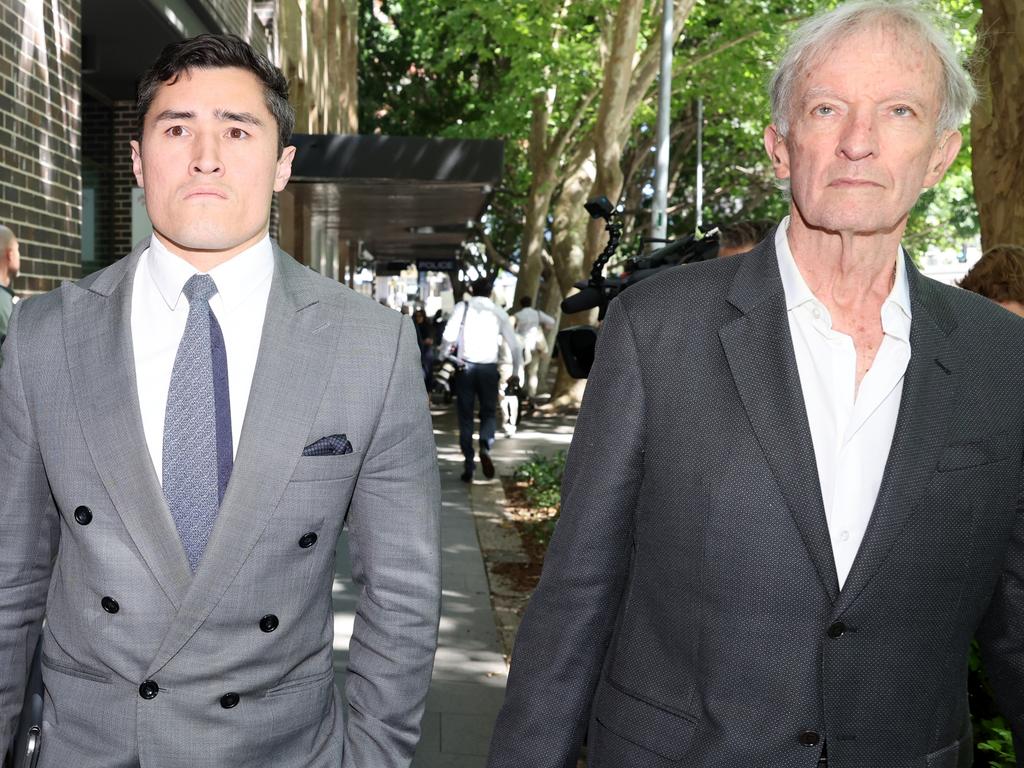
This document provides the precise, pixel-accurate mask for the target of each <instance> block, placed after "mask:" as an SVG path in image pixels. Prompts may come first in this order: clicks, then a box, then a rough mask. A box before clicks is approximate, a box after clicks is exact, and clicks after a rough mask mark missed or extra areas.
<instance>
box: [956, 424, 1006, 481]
mask: <svg viewBox="0 0 1024 768" xmlns="http://www.w3.org/2000/svg"><path fill="white" fill-rule="evenodd" d="M1012 447H1013V444H1012V440H1011V437H1010V435H1009V433H1007V432H1002V433H1000V434H998V435H992V436H991V437H985V438H980V439H978V440H968V441H964V442H959V443H950V444H949V445H947V446H946V448H945V450H943V452H942V457H941V458H940V459H939V471H940V472H949V471H951V470H954V469H967V468H968V467H978V466H981V465H983V464H991V463H993V462H996V461H1001V460H1003V459H1005V458H1006V457H1007V456H1009V455H1010V452H1011V449H1012Z"/></svg>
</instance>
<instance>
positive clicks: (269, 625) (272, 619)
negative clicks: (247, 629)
mask: <svg viewBox="0 0 1024 768" xmlns="http://www.w3.org/2000/svg"><path fill="white" fill-rule="evenodd" d="M280 624H281V622H280V621H278V619H277V616H275V615H274V614H272V613H268V614H267V615H266V616H264V617H263V618H262V619H260V632H273V631H274V630H275V629H277V628H278V626H280Z"/></svg>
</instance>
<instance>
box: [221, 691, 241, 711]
mask: <svg viewBox="0 0 1024 768" xmlns="http://www.w3.org/2000/svg"><path fill="white" fill-rule="evenodd" d="M239 701H240V699H239V696H238V694H237V693H225V694H224V695H223V696H221V697H220V705H221V706H222V707H224V709H231V708H232V707H237V706H238V702H239Z"/></svg>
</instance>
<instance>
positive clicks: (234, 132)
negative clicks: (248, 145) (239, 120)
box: [228, 128, 249, 139]
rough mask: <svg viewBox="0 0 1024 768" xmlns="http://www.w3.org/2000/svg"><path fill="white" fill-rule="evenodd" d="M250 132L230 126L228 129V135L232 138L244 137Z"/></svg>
mask: <svg viewBox="0 0 1024 768" xmlns="http://www.w3.org/2000/svg"><path fill="white" fill-rule="evenodd" d="M248 135H249V134H248V133H246V132H245V131H243V130H242V129H241V128H230V129H229V130H228V136H230V137H231V138H232V139H244V138H245V137H246V136H248Z"/></svg>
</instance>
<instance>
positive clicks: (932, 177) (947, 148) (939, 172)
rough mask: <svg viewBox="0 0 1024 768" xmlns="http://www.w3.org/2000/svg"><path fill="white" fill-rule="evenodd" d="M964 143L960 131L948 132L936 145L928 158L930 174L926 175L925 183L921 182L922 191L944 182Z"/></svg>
mask: <svg viewBox="0 0 1024 768" xmlns="http://www.w3.org/2000/svg"><path fill="white" fill-rule="evenodd" d="M963 142H964V137H963V135H962V134H961V133H960V131H946V134H945V136H944V137H943V138H942V139H941V140H940V141H939V142H938V144H936V145H935V149H933V150H932V155H931V157H930V158H928V172H927V173H926V174H925V175H924V181H922V182H921V188H922V189H928V188H929V187H934V186H935V185H936V184H938V183H939V182H940V181H942V177H943V176H945V175H946V171H947V170H948V169H949V166H951V165H952V164H953V161H954V160H956V156H957V155H958V154H960V147H961V146H962V145H963Z"/></svg>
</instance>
